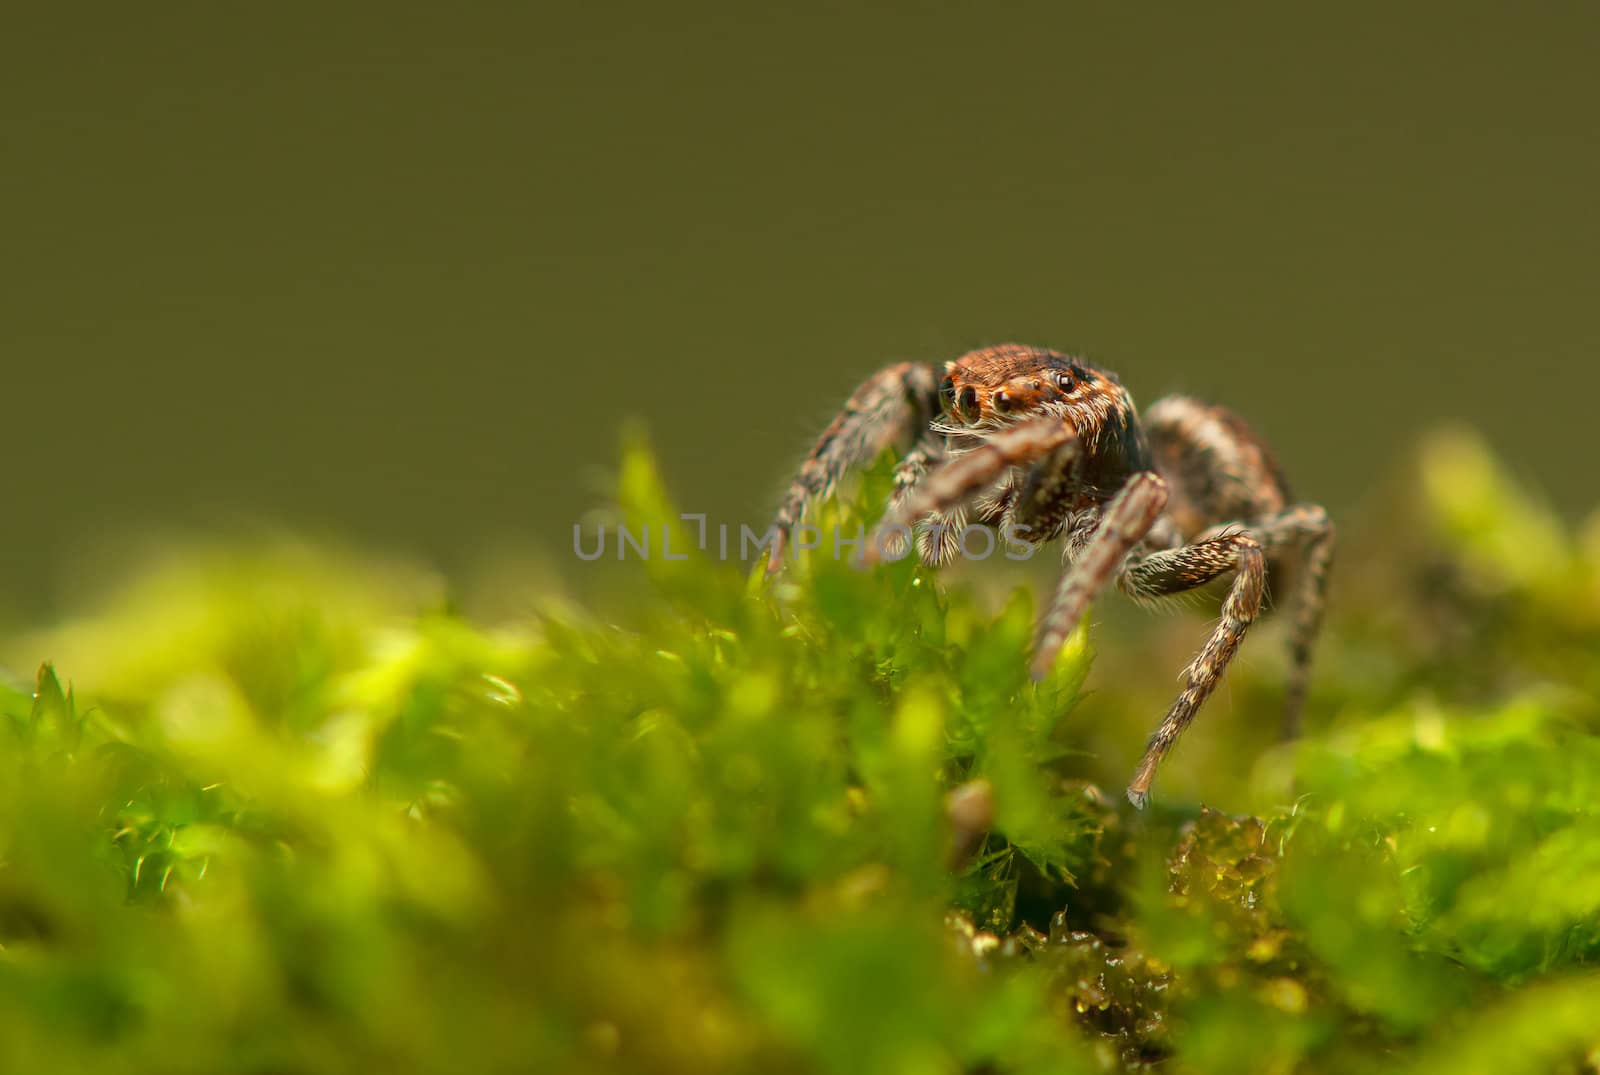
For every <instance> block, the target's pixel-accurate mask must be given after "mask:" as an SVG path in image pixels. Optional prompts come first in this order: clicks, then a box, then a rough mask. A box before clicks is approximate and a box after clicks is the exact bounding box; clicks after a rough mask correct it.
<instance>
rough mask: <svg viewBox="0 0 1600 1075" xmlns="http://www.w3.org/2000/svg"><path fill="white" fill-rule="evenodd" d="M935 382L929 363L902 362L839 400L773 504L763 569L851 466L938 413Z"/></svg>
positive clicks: (772, 567)
mask: <svg viewBox="0 0 1600 1075" xmlns="http://www.w3.org/2000/svg"><path fill="white" fill-rule="evenodd" d="M938 400H939V380H938V376H937V375H936V374H935V372H934V367H933V366H931V365H928V364H926V363H921V362H902V363H900V364H898V365H895V366H889V367H888V368H886V369H882V370H879V371H878V372H877V373H876V374H874V375H873V376H872V377H871V378H869V379H868V380H867V381H866V382H865V383H864V384H862V385H861V386H860V387H859V388H857V389H856V390H855V392H853V393H852V394H851V396H850V398H849V399H848V400H846V401H845V405H844V410H843V411H841V412H840V413H839V416H838V417H837V418H835V419H834V420H833V421H832V423H830V424H829V426H828V428H827V429H825V430H824V431H823V433H822V436H821V437H819V438H818V439H817V443H816V446H815V447H813V448H812V449H811V454H810V455H808V456H807V457H806V461H805V462H804V463H802V464H801V465H800V472H799V473H798V474H796V475H795V478H794V481H793V482H792V483H790V485H789V491H788V493H787V494H786V495H785V496H784V498H783V503H782V504H780V505H779V507H778V514H777V517H776V518H775V519H773V522H772V532H773V533H774V537H773V541H772V550H771V552H770V553H768V556H767V573H768V574H772V573H773V572H775V571H777V570H778V568H779V567H780V566H782V564H783V552H784V549H785V547H786V546H787V544H788V540H789V532H790V531H791V530H792V529H793V528H794V527H796V526H798V525H799V524H800V522H801V520H802V519H803V518H804V517H805V512H806V507H807V505H808V504H810V503H811V502H812V501H813V500H817V499H820V498H822V497H824V496H827V495H828V493H830V492H831V491H832V490H833V487H834V486H835V485H837V484H838V483H839V479H840V478H842V477H844V475H845V474H846V473H847V472H848V471H849V470H850V468H852V467H856V466H860V465H862V464H864V463H870V462H871V461H872V460H873V459H874V458H876V457H877V455H878V454H879V453H880V452H882V451H883V450H884V449H886V448H889V447H891V446H893V445H895V444H900V443H905V442H907V441H909V440H910V439H911V438H912V435H913V433H914V432H915V431H916V430H918V429H920V428H922V427H924V426H926V425H927V424H928V423H929V422H930V421H931V420H932V419H933V415H934V414H935V413H936V412H937V411H938Z"/></svg>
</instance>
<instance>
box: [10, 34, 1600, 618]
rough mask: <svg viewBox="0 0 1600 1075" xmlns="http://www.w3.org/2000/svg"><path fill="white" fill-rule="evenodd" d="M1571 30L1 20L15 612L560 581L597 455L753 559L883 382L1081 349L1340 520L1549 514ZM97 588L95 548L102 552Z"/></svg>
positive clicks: (1573, 321)
mask: <svg viewBox="0 0 1600 1075" xmlns="http://www.w3.org/2000/svg"><path fill="white" fill-rule="evenodd" d="M1597 28H1600V7H1597V6H1596V5H1590V4H1585V5H1580V4H1560V5H1558V4H1548V5H1528V6H1527V10H1525V11H1521V12H1514V11H1513V10H1512V7H1511V5H1494V6H1478V5H1468V6H1462V5H1454V4H1452V5H1403V6H1402V5H1395V6H1390V5H1382V6H1352V5H1346V4H1341V5H1338V6H1337V7H1334V6H1331V5H1330V6H1328V7H1327V8H1325V9H1324V10H1323V11H1322V13H1320V14H1318V13H1314V12H1313V11H1312V10H1311V9H1309V8H1299V7H1296V8H1293V9H1290V8H1283V7H1277V6H1270V7H1269V6H1265V5H1263V6H1259V7H1254V8H1248V9H1247V8H1242V7H1230V6H1224V7H1223V8H1216V7H1207V9H1206V10H1204V11H1202V10H1200V9H1199V6H1190V5H1186V6H1184V7H1182V8H1179V7H1177V6H1176V5H1174V6H1172V7H1170V8H1168V7H1164V6H1160V5H1157V6H1149V5H1137V6H1134V5H1128V6H1126V7H1114V6H1111V5H1106V6H1098V5H1096V6H1093V7H1083V6H1077V5H1064V4H1057V3H1053V4H1034V5H1023V6H991V5H985V6H983V7H981V8H980V7H976V6H975V7H971V8H968V9H965V10H964V11H963V10H962V9H958V8H954V7H950V6H944V5H939V6H933V5H929V6H926V7H916V6H909V5H905V6H884V5H879V6H872V7H864V6H862V5H855V4H850V5H843V4H841V5H829V6H824V5H805V6H804V7H798V6H797V7H794V8H792V9H789V10H778V9H774V8H768V7H765V6H764V5H732V4H727V5H722V6H719V7H704V6H696V5H684V4H667V5H645V4H639V5H634V6H630V7H602V6H599V5H585V6H581V7H580V6H573V7H567V8H556V7H552V6H544V5H540V6H535V5H503V6H495V7H470V8H469V7H459V6H454V5H436V6H433V7H432V8H431V9H430V8H425V7H422V6H419V5H399V6H394V5H384V6H370V7H361V8H354V7H349V6H343V5H328V6H316V7H310V6H307V7H302V8H288V7H278V6H277V5H257V6H255V7H253V8H250V9H247V8H246V7H245V6H243V5H215V4H208V5H199V4H192V5H191V4H184V5H174V4H161V3H156V4H151V5H119V6H115V7H113V6H111V5H104V6H103V7H102V8H99V9H85V8H71V9H69V8H66V7H64V6H63V7H59V8H50V9H47V8H44V7H38V8H34V9H32V10H28V11H22V10H13V11H10V12H8V14H7V16H6V28H5V31H4V36H3V39H0V108H3V109H4V117H3V118H4V123H3V129H0V139H3V153H4V159H3V166H0V213H3V214H4V229H3V249H4V257H3V259H0V274H3V276H0V363H3V372H4V377H3V382H0V383H3V385H4V392H5V423H4V427H3V430H4V435H5V438H6V443H7V451H6V453H5V459H6V461H7V466H6V504H7V512H6V516H7V517H6V520H5V525H4V526H3V527H0V556H3V561H0V562H3V563H4V565H5V567H4V586H3V593H0V607H3V608H4V609H8V610H10V612H11V613H13V614H17V613H19V611H25V610H39V609H43V608H47V607H49V606H50V605H51V604H52V603H54V602H56V601H59V600H61V598H62V595H63V594H65V593H67V592H69V591H70V590H71V585H72V579H73V578H74V570H75V568H74V565H75V564H76V563H78V562H79V558H81V556H82V555H83V550H85V549H91V548H94V549H99V550H101V552H102V553H104V552H106V551H107V550H110V552H111V558H112V560H113V561H114V560H115V559H116V555H117V553H116V550H118V549H120V548H122V547H123V545H122V544H121V543H122V542H123V541H124V540H125V539H126V538H127V537H128V536H131V535H139V534H148V533H150V532H156V533H161V534H171V533H187V534H192V533H207V532H212V531H218V530H228V529H230V528H235V527H237V526H238V525H239V524H240V522H241V521H246V522H250V523H283V524H287V525H290V526H293V527H299V528H308V529H310V530H311V531H313V532H315V533H318V534H325V535H337V536H342V537H345V538H348V539H350V540H352V541H355V542H358V543H360V544H363V545H366V546H370V547H372V548H375V549H379V550H392V551H396V552H401V553H405V554H418V555H422V556H425V557H427V558H428V559H430V560H431V561H433V562H435V563H438V564H441V565H443V566H445V567H447V568H449V569H451V570H454V571H458V572H459V571H463V570H466V569H467V568H468V565H470V564H472V563H473V562H474V558H475V557H477V556H479V555H480V554H481V553H482V551H483V550H484V549H487V548H493V547H498V548H501V549H504V548H508V547H509V548H525V549H528V550H538V549H544V550H547V555H549V556H551V557H556V558H559V560H558V561H557V562H558V563H561V564H563V565H565V564H566V563H568V562H569V561H570V552H569V551H567V550H568V546H569V545H570V541H571V526H572V523H573V522H574V520H576V519H577V518H579V517H580V515H581V514H582V513H583V512H584V511H585V510H586V509H587V508H589V507H591V506H592V505H594V504H595V503H596V502H597V501H598V499H599V495H600V494H599V491H598V490H599V489H600V488H601V487H602V486H603V482H604V474H605V472H606V470H607V468H608V467H610V465H611V464H612V461H613V460H614V458H615V445H616V440H617V432H618V429H619V427H620V425H621V423H622V422H623V421H624V420H625V419H626V418H628V417H638V418H642V419H644V420H645V422H646V423H647V424H648V427H649V428H650V430H651V433H652V436H653V439H654V441H655V442H656V444H657V445H658V447H659V449H660V453H661V455H662V457H663V465H664V467H665V468H666V471H667V473H668V475H669V480H670V481H671V483H672V484H673V486H674V488H675V490H676V492H677V495H678V496H679V498H680V500H681V501H682V502H683V504H684V506H685V507H689V508H694V509H698V510H705V511H708V512H711V513H712V514H713V516H714V517H716V518H723V519H726V520H728V521H732V522H741V521H748V522H752V523H754V522H762V521H764V519H765V515H766V513H767V511H768V510H769V509H770V507H771V505H772V502H773V500H774V498H775V496H776V495H777V493H778V491H779V490H780V489H781V487H782V484H783V482H784V480H785V479H786V477H787V475H788V473H789V471H790V469H791V468H792V467H793V465H794V464H795V463H796V462H797V461H798V459H799V457H800V456H801V455H802V454H803V453H804V451H805V449H806V447H807V446H808V444H809V442H810V439H811V437H812V436H813V435H814V434H815V432H816V431H817V429H818V428H819V427H820V425H821V424H822V423H824V422H825V421H826V420H827V419H828V418H829V417H830V416H831V414H832V411H833V408H834V407H835V406H836V405H837V404H838V403H839V402H840V401H841V400H842V399H843V397H844V395H845V394H846V393H847V392H848V391H849V390H850V388H851V387H852V386H853V385H854V384H855V383H856V382H857V381H858V380H859V379H860V378H862V377H863V376H864V375H866V374H867V373H868V372H869V371H870V370H872V369H873V368H875V367H876V366H878V365H880V364H882V363H885V362H888V361H891V360H898V359H903V358H944V357H951V356H954V355H955V354H958V353H959V352H961V351H962V350H964V349H966V348H968V347H970V346H974V345H977V344H981V343H985V342H997V341H1001V340H1008V339H1014V340H1022V341H1026V342H1034V343H1041V344H1049V345H1052V346H1057V347H1063V348H1069V349H1075V350H1079V351H1081V352H1083V353H1086V354H1087V355H1089V356H1090V357H1092V358H1094V359H1096V360H1098V361H1100V362H1102V363H1104V364H1105V365H1108V366H1110V367H1111V368H1113V369H1115V370H1117V371H1118V372H1119V373H1120V374H1121V375H1122V377H1123V380H1124V381H1125V382H1126V383H1127V384H1128V385H1129V386H1130V387H1131V388H1132V389H1133V390H1134V392H1135V394H1136V395H1137V397H1138V398H1139V399H1140V400H1141V401H1143V402H1148V401H1150V400H1152V399H1154V398H1155V397H1156V396H1158V395H1160V394H1162V393H1165V392H1169V391H1186V392H1193V393H1200V394H1204V395H1206V396H1210V397H1213V398H1215V399H1217V400H1220V401H1225V402H1228V403H1231V404H1233V405H1235V406H1236V407H1237V408H1238V409H1239V410H1241V411H1242V412H1244V413H1245V414H1246V415H1247V416H1248V417H1249V418H1250V419H1251V420H1252V421H1253V422H1254V423H1255V424H1256V425H1258V426H1259V427H1261V428H1262V429H1263V430H1264V431H1265V432H1266V433H1267V434H1268V435H1269V436H1270V437H1271V438H1272V439H1273V441H1274V442H1275V443H1276V444H1277V445H1278V446H1279V449H1280V454H1281V456H1282V458H1283V462H1284V464H1285V466H1286V467H1287V468H1288V469H1289V471H1290V473H1291V475H1292V476H1293V477H1294V479H1295V481H1296V484H1297V486H1298V487H1299V489H1300V491H1301V492H1302V495H1305V496H1308V497H1314V498H1319V499H1323V500H1325V501H1326V502H1327V503H1329V504H1330V505H1331V506H1333V507H1334V508H1335V509H1336V510H1339V509H1341V508H1343V509H1348V508H1349V507H1350V506H1351V505H1353V504H1354V503H1356V502H1357V501H1358V500H1359V498H1360V497H1361V495H1362V493H1363V491H1364V490H1366V489H1367V488H1369V487H1370V486H1371V485H1372V484H1373V483H1374V482H1375V481H1376V479H1377V476H1378V475H1380V474H1381V473H1383V472H1384V471H1385V468H1387V467H1389V466H1390V465H1391V463H1392V461H1393V460H1394V458H1395V457H1396V455H1397V453H1398V452H1400V451H1401V450H1402V448H1403V446H1404V445H1405V444H1406V443H1407V441H1408V439H1409V438H1410V437H1411V436H1412V434H1413V432H1414V431H1415V430H1416V429H1417V428H1418V427H1420V426H1422V425H1424V424H1428V423H1432V422H1435V421H1438V420H1445V419H1460V420H1465V421H1469V422H1471V423H1474V424H1476V425H1478V426H1479V427H1481V428H1482V429H1483V430H1484V431H1485V432H1486V433H1487V435H1488V436H1489V437H1490V439H1491V440H1492V441H1493V442H1494V444H1495V445H1496V446H1497V447H1498V448H1499V449H1500V450H1501V451H1502V452H1503V453H1505V454H1506V455H1507V456H1508V457H1509V458H1510V459H1511V461H1512V463H1513V464H1514V466H1516V467H1517V469H1518V471H1519V473H1521V474H1522V475H1524V476H1526V477H1527V478H1528V479H1529V481H1531V482H1533V483H1536V484H1537V485H1538V486H1540V487H1542V488H1543V489H1544V490H1545V491H1547V492H1548V493H1549V494H1550V495H1551V496H1553V497H1554V498H1555V499H1556V500H1557V501H1558V503H1560V504H1561V505H1562V506H1563V507H1564V508H1566V509H1567V510H1568V511H1571V512H1574V513H1576V512H1578V511H1581V510H1583V509H1585V508H1587V507H1588V506H1590V505H1592V504H1593V503H1594V501H1595V500H1596V499H1600V498H1596V497H1595V496H1594V490H1593V484H1594V483H1593V478H1592V462H1591V460H1592V459H1593V455H1594V452H1593V448H1592V444H1593V434H1594V428H1595V425H1596V421H1595V418H1594V417H1593V415H1592V414H1591V411H1592V409H1593V399H1594V395H1595V389H1596V387H1597V385H1600V375H1597V373H1596V370H1595V365H1594V355H1595V354H1596V343H1597V337H1600V330H1597V327H1596V326H1597V319H1596V316H1595V307H1594V297H1595V294H1596V283H1597V278H1600V269H1597V251H1600V243H1597V239H1600V223H1597V214H1596V211H1595V209H1596V207H1595V201H1596V196H1595V192H1596V190H1597V189H1600V138H1597V134H1600V130H1597V127H1600V118H1597V117H1600V109H1597V107H1596V106H1597V105H1600V74H1597V72H1596V64H1595V57H1596V56H1597V55H1600V40H1597ZM130 547H131V546H130Z"/></svg>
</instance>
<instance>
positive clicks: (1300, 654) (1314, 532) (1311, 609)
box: [1250, 504, 1334, 739]
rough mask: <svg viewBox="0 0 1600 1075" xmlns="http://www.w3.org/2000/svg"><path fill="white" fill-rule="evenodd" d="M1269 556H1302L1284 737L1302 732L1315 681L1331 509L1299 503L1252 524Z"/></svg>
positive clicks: (1291, 629)
mask: <svg viewBox="0 0 1600 1075" xmlns="http://www.w3.org/2000/svg"><path fill="white" fill-rule="evenodd" d="M1250 532H1251V533H1253V534H1255V535H1257V536H1258V537H1259V538H1260V539H1261V544H1262V545H1263V546H1264V547H1265V549H1266V550H1267V555H1268V556H1273V557H1277V556H1284V555H1288V554H1289V553H1290V551H1291V550H1292V552H1293V553H1294V554H1295V555H1296V556H1297V559H1298V562H1297V565H1296V567H1297V570H1296V571H1295V575H1294V598H1293V600H1294V614H1293V615H1294V618H1293V620H1292V622H1291V624H1290V627H1289V686H1288V690H1287V691H1286V692H1285V695H1286V696H1285V701H1284V713H1283V737H1284V738H1285V739H1294V738H1296V737H1297V736H1299V734H1300V714H1301V711H1302V710H1303V709H1304V707H1305V701H1306V689H1307V687H1308V685H1309V683H1310V679H1311V646H1312V644H1313V643H1314V642H1315V641H1316V638H1317V631H1318V629H1319V628H1320V627H1321V626H1322V610H1323V608H1324V606H1325V605H1326V604H1327V592H1328V567H1329V565H1330V564H1331V563H1332V562H1333V544H1334V531H1333V522H1332V521H1331V520H1330V519H1329V518H1328V513H1327V512H1326V511H1324V510H1323V509H1322V508H1321V506H1319V505H1317V504H1299V505H1296V506H1295V507H1292V508H1288V509H1286V510H1284V511H1283V512H1281V513H1280V514H1278V515H1276V516H1274V517H1273V518H1271V519H1267V520H1265V521H1263V522H1260V523H1255V524H1252V525H1251V527H1250Z"/></svg>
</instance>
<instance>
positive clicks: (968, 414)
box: [956, 384, 978, 425]
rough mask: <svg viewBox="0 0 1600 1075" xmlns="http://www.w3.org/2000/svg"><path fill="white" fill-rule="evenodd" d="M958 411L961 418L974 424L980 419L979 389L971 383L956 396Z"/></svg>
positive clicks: (969, 423)
mask: <svg viewBox="0 0 1600 1075" xmlns="http://www.w3.org/2000/svg"><path fill="white" fill-rule="evenodd" d="M956 411H957V412H958V413H959V414H960V415H961V420H962V421H963V422H965V423H967V424H968V425H972V424H973V423H974V422H976V421H977V420H978V390H977V389H976V388H973V387H972V386H971V385H970V384H969V385H967V387H965V388H963V389H962V390H961V393H960V394H959V395H957V396H956Z"/></svg>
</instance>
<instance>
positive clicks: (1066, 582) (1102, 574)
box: [1029, 470, 1167, 680]
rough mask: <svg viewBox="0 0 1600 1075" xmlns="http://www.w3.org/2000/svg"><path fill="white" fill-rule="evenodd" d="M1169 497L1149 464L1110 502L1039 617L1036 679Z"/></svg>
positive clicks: (1033, 666)
mask: <svg viewBox="0 0 1600 1075" xmlns="http://www.w3.org/2000/svg"><path fill="white" fill-rule="evenodd" d="M1029 484H1030V486H1031V485H1033V484H1034V483H1033V482H1030V483H1029ZM1166 503H1167V483H1166V482H1165V481H1163V480H1162V478H1161V476H1160V475H1158V474H1156V473H1155V472H1154V471H1149V470H1146V471H1140V472H1139V473H1137V474H1135V475H1133V477H1131V478H1129V479H1128V481H1127V484H1125V485H1124V486H1123V487H1122V488H1121V489H1119V490H1118V491H1117V494H1116V496H1114V497H1112V498H1111V501H1110V502H1109V503H1108V504H1106V506H1105V509H1104V511H1103V512H1102V513H1101V516H1100V523H1099V525H1098V526H1097V527H1095V530H1094V532H1093V534H1092V535H1091V536H1090V537H1089V540H1088V542H1087V543H1086V544H1085V545H1084V546H1083V551H1082V552H1081V553H1080V554H1079V555H1078V558H1077V559H1076V560H1075V561H1074V562H1073V564H1072V566H1071V567H1070V568H1069V569H1068V570H1067V572H1066V573H1065V574H1064V575H1062V576H1061V583H1060V585H1059V586H1058V587H1057V588H1056V594H1055V599H1054V600H1053V601H1051V603H1050V608H1049V610H1048V611H1047V612H1046V613H1045V615H1044V618H1043V619H1041V620H1040V621H1039V634H1038V639H1037V641H1035V643H1034V647H1033V662H1032V664H1031V665H1030V668H1029V670H1030V671H1031V672H1032V674H1033V678H1034V679H1036V680H1037V679H1043V678H1044V677H1045V676H1046V675H1048V674H1049V672H1050V669H1051V668H1052V667H1053V666H1054V664H1055V660H1056V654H1057V653H1059V652H1060V650H1061V647H1062V645H1063V644H1064V643H1065V642H1066V640H1067V636H1069V635H1070V634H1072V631H1073V629H1074V628H1075V627H1077V626H1078V621H1079V620H1081V619H1083V614H1084V613H1085V612H1086V611H1088V608H1089V602H1091V601H1093V600H1094V597H1095V594H1097V593H1099V592H1100V591H1101V590H1102V589H1103V588H1104V587H1105V585H1106V583H1107V582H1109V581H1111V578H1112V576H1114V575H1115V574H1116V573H1117V570H1118V569H1119V568H1120V567H1121V566H1122V562H1123V560H1124V559H1125V558H1126V557H1127V555H1128V553H1130V552H1132V551H1133V549H1134V548H1136V547H1137V546H1138V544H1139V542H1141V541H1143V540H1144V537H1145V535H1146V534H1148V533H1149V532H1150V528H1151V527H1152V526H1154V525H1155V521H1156V519H1158V518H1160V516H1161V509H1162V508H1163V507H1165V506H1166Z"/></svg>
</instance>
